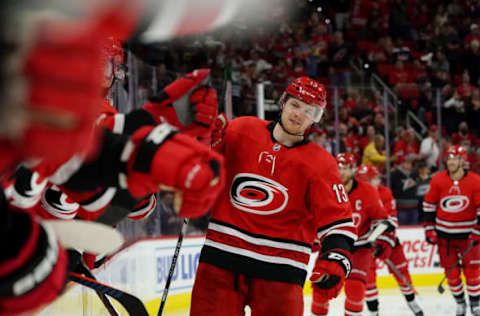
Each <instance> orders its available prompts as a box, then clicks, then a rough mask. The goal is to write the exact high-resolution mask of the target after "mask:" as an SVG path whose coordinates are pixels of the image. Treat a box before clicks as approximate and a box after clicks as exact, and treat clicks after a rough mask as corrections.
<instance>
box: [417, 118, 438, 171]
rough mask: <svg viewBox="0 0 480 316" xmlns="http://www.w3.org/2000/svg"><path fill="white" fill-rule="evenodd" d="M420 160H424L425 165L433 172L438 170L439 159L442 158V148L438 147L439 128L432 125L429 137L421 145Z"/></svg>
mask: <svg viewBox="0 0 480 316" xmlns="http://www.w3.org/2000/svg"><path fill="white" fill-rule="evenodd" d="M418 158H419V160H423V161H424V162H425V165H426V166H427V167H428V168H429V169H430V170H432V171H435V170H436V169H437V168H438V159H439V158H440V148H439V146H438V127H437V125H431V126H430V128H429V129H428V136H427V137H425V138H424V139H423V140H422V143H421V144H420V154H419V157H418Z"/></svg>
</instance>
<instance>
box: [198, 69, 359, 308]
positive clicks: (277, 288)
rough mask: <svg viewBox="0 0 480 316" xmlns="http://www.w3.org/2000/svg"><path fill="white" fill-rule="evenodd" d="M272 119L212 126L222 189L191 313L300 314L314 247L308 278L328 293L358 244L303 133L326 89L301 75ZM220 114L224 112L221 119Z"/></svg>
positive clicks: (322, 160)
mask: <svg viewBox="0 0 480 316" xmlns="http://www.w3.org/2000/svg"><path fill="white" fill-rule="evenodd" d="M280 104H281V106H282V112H281V115H280V117H279V118H278V120H276V121H273V122H267V121H263V120H260V119H258V118H255V117H241V118H237V119H234V120H232V121H231V122H227V121H226V120H224V119H223V120H221V119H219V121H218V122H217V123H218V124H217V129H216V130H215V131H214V133H213V135H212V144H213V145H214V148H215V149H216V150H217V151H219V152H221V153H223V154H224V156H225V161H226V169H227V186H226V188H225V190H224V191H223V193H222V194H221V195H220V198H219V200H218V201H217V204H216V205H215V207H214V208H213V210H212V212H211V219H210V223H209V226H208V231H207V236H206V241H205V244H204V246H203V249H202V252H201V256H200V264H199V267H198V270H197V274H196V279H195V284H194V287H193V292H192V302H191V309H190V315H195V316H204V315H205V316H207V315H208V316H217V315H222V316H223V315H231V316H236V315H244V308H245V306H246V305H249V306H250V308H251V310H252V315H278V316H281V315H285V316H287V315H288V316H294V315H297V316H299V315H303V294H302V288H303V284H304V282H305V278H306V276H307V265H308V261H309V258H310V253H311V248H312V243H313V241H314V239H315V238H318V239H319V240H320V243H321V245H322V253H321V254H320V259H319V260H318V261H317V262H316V265H315V268H314V274H313V276H312V279H311V280H312V281H313V282H315V284H316V285H315V286H318V288H319V292H321V293H322V295H323V296H325V297H326V298H327V299H329V298H333V297H336V296H337V295H338V293H339V291H340V289H341V286H342V284H343V281H344V279H345V277H346V276H347V275H348V274H349V272H350V267H351V263H350V251H351V247H352V245H353V242H354V241H355V239H356V230H355V227H354V225H353V220H352V211H351V208H350V204H349V203H348V197H347V194H346V192H345V189H344V188H343V184H342V182H341V179H340V175H339V173H338V168H337V166H336V164H335V160H334V158H333V157H332V156H331V155H330V154H329V153H328V152H326V151H325V150H324V149H323V148H321V147H320V146H318V145H316V144H314V143H311V142H309V141H308V140H307V139H306V137H305V136H304V134H305V132H306V130H307V129H308V128H310V127H311V126H312V124H313V123H314V122H318V121H319V120H320V119H321V117H322V114H323V111H324V109H325V106H326V92H325V87H324V86H323V85H322V84H320V83H318V82H316V81H314V80H312V79H310V78H307V77H301V78H298V79H296V80H295V81H293V82H292V83H291V84H290V85H288V87H287V89H286V91H285V93H284V94H283V96H282V98H281V100H280ZM222 118H223V116H222Z"/></svg>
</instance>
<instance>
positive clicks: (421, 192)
mask: <svg viewBox="0 0 480 316" xmlns="http://www.w3.org/2000/svg"><path fill="white" fill-rule="evenodd" d="M416 169H417V176H416V178H415V182H416V183H417V190H416V197H417V201H418V203H417V210H418V213H419V222H420V223H422V222H423V198H424V197H425V194H426V193H427V192H428V189H429V188H430V181H431V180H432V175H431V169H430V168H429V167H428V165H427V164H426V163H425V162H424V161H419V162H418V163H417V166H416Z"/></svg>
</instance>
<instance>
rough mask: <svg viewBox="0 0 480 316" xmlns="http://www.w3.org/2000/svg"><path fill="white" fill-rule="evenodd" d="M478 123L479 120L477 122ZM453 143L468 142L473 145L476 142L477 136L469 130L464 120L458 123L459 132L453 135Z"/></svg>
mask: <svg viewBox="0 0 480 316" xmlns="http://www.w3.org/2000/svg"><path fill="white" fill-rule="evenodd" d="M477 123H478V122H477ZM451 140H452V144H454V145H458V144H465V142H467V144H468V145H469V146H472V145H473V144H475V143H476V142H475V136H473V134H472V133H471V132H470V131H469V129H468V124H467V122H465V121H463V122H461V123H460V124H459V125H458V132H456V133H455V134H453V135H452V138H451Z"/></svg>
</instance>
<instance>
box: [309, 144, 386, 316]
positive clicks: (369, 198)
mask: <svg viewBox="0 0 480 316" xmlns="http://www.w3.org/2000/svg"><path fill="white" fill-rule="evenodd" d="M337 163H338V167H339V170H340V176H341V178H342V181H343V183H344V185H345V189H346V190H347V192H348V199H349V200H350V204H351V206H352V210H353V220H354V223H355V226H356V227H357V231H358V240H357V241H355V244H354V248H353V251H352V272H351V273H350V275H349V276H348V278H347V279H346V281H345V295H346V299H345V315H346V316H357V315H361V313H362V310H363V305H364V299H365V289H366V281H367V273H368V270H369V268H370V264H371V263H372V260H371V258H372V257H373V248H372V247H371V243H370V239H371V238H369V237H370V235H371V234H372V232H373V231H374V230H375V228H376V227H377V225H378V224H380V223H385V224H387V227H388V228H387V231H392V230H393V229H394V225H393V223H392V222H391V221H390V220H388V214H387V212H386V210H385V208H384V207H383V204H382V202H381V200H380V196H379V194H378V192H377V190H376V189H375V187H373V186H372V185H370V184H368V183H366V182H364V181H362V180H357V179H356V178H355V177H354V173H355V169H356V162H355V157H354V156H353V154H351V153H340V154H338V155H337ZM345 194H346V193H345ZM385 234H388V233H387V232H385V233H384V235H385ZM376 247H377V249H378V256H379V257H383V256H387V255H388V253H389V252H390V251H391V246H390V245H389V244H388V243H386V242H385V241H383V240H379V239H377V241H376ZM327 314H328V299H326V297H325V296H323V295H321V291H320V289H319V287H317V286H315V285H314V286H313V301H312V315H315V316H317V315H327Z"/></svg>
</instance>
